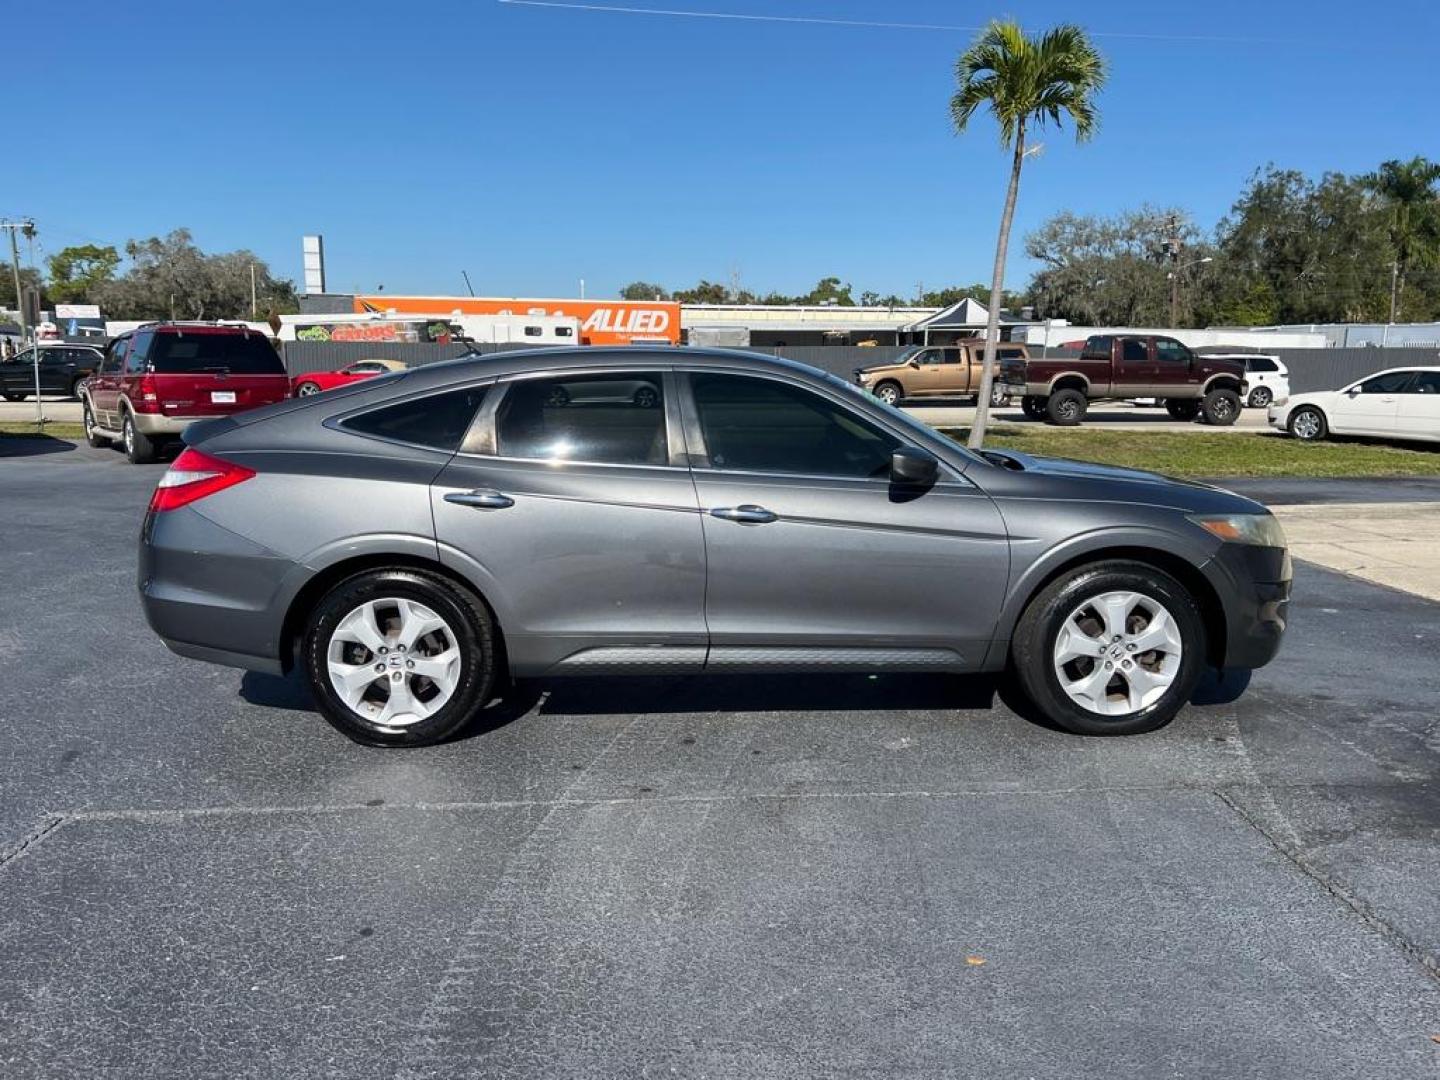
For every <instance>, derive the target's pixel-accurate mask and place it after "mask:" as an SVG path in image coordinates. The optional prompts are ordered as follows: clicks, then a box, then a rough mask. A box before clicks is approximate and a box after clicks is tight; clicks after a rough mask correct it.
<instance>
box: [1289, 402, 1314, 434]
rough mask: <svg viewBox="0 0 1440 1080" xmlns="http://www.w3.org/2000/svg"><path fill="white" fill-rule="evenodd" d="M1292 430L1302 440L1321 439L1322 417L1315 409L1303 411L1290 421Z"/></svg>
mask: <svg viewBox="0 0 1440 1080" xmlns="http://www.w3.org/2000/svg"><path fill="white" fill-rule="evenodd" d="M1290 429H1291V430H1292V431H1294V432H1295V434H1296V435H1297V436H1299V437H1300V438H1302V439H1318V438H1319V437H1320V417H1319V415H1318V414H1317V413H1316V412H1315V411H1314V410H1313V409H1302V410H1301V411H1300V412H1298V413H1296V414H1295V418H1294V419H1293V420H1291V421H1290Z"/></svg>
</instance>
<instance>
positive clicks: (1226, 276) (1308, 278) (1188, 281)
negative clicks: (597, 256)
mask: <svg viewBox="0 0 1440 1080" xmlns="http://www.w3.org/2000/svg"><path fill="white" fill-rule="evenodd" d="M1437 185H1440V164H1436V163H1433V162H1430V161H1428V160H1426V159H1424V158H1418V157H1417V158H1414V159H1411V160H1409V161H1387V162H1385V163H1384V164H1382V165H1381V166H1380V167H1379V168H1378V169H1377V170H1375V171H1374V172H1372V173H1365V174H1359V175H1345V174H1343V173H1326V174H1324V175H1323V176H1321V177H1319V178H1318V179H1312V178H1310V177H1307V176H1305V175H1304V174H1302V173H1300V172H1297V171H1295V170H1292V169H1281V168H1278V167H1276V166H1274V165H1269V166H1266V167H1265V168H1262V169H1259V170H1257V171H1256V172H1255V173H1254V174H1253V175H1252V176H1251V178H1250V180H1249V181H1248V183H1247V184H1246V186H1245V188H1244V190H1243V191H1242V192H1241V193H1240V195H1239V197H1238V198H1237V199H1236V201H1235V203H1234V205H1233V206H1232V207H1231V209H1230V211H1229V212H1228V213H1227V214H1226V215H1225V216H1224V217H1223V218H1222V219H1221V220H1220V222H1219V223H1218V224H1217V225H1216V227H1215V228H1214V229H1212V230H1209V231H1205V230H1202V229H1201V228H1200V227H1199V226H1197V225H1196V224H1195V222H1194V219H1193V217H1192V216H1191V215H1190V214H1189V213H1188V212H1187V211H1185V210H1184V209H1182V208H1179V207H1164V206H1150V205H1144V206H1140V207H1138V208H1136V209H1133V210H1126V211H1124V212H1122V213H1119V214H1115V215H1113V216H1101V215H1090V214H1075V213H1072V212H1070V211H1064V212H1061V213H1059V214H1056V215H1054V216H1053V217H1051V218H1049V219H1048V220H1047V221H1045V222H1044V223H1043V224H1042V225H1040V226H1039V227H1038V228H1036V229H1035V230H1033V231H1032V232H1030V233H1028V234H1027V235H1026V236H1025V253H1026V255H1028V256H1029V257H1030V258H1031V259H1032V260H1034V261H1035V262H1036V263H1038V264H1039V269H1038V270H1037V271H1036V272H1035V273H1034V274H1033V276H1032V277H1031V279H1030V281H1029V283H1028V284H1027V285H1026V286H1025V288H1024V289H1022V290H1020V291H1018V292H1010V291H1006V292H1005V294H1004V301H1003V303H1002V305H1001V306H1002V307H1003V308H1005V309H1007V310H1010V311H1012V312H1013V311H1018V310H1019V309H1020V308H1022V307H1031V308H1033V309H1034V315H1035V317H1036V318H1038V319H1045V318H1055V319H1068V320H1069V321H1070V322H1073V323H1077V324H1084V325H1090V326H1095V325H1100V326H1105V325H1112V326H1166V325H1169V324H1170V321H1171V310H1172V303H1175V302H1176V301H1177V300H1178V303H1175V308H1176V312H1175V313H1176V315H1177V316H1178V318H1177V320H1176V321H1177V323H1178V324H1179V325H1181V326H1213V325H1245V326H1261V325H1268V324H1274V323H1310V322H1316V323H1318V322H1383V321H1386V320H1390V319H1393V320H1394V321H1397V322H1427V321H1431V320H1436V319H1440V194H1437V190H1436V189H1437ZM1172 275H1174V277H1175V278H1178V283H1177V282H1176V281H1175V280H1174V278H1172ZM621 296H622V297H624V298H625V299H629V300H652V299H673V300H677V301H680V302H682V303H701V304H823V303H827V302H831V303H835V304H836V305H838V306H841V307H848V306H851V305H854V304H857V303H859V304H861V305H865V306H882V307H909V306H917V307H944V306H947V305H949V304H953V303H955V302H956V301H958V300H961V299H964V298H965V297H970V298H972V299H974V300H975V301H977V302H978V303H981V304H984V305H986V306H987V307H988V306H989V301H990V288H989V286H986V285H984V284H975V285H968V286H951V287H948V288H943V289H933V290H925V289H923V288H917V289H916V291H915V292H914V293H912V294H910V295H908V296H903V297H902V296H898V295H894V294H887V295H881V294H880V293H877V292H874V291H868V290H867V291H863V292H860V293H859V294H858V296H857V295H856V293H855V290H854V289H853V287H852V286H851V285H850V284H849V283H848V282H843V283H842V280H841V279H840V278H838V277H826V278H822V279H821V280H820V281H819V282H818V283H817V285H816V287H815V288H814V289H812V290H810V292H808V293H804V294H801V295H797V296H791V295H787V294H783V293H778V292H770V293H763V294H761V293H755V292H751V291H749V290H746V289H740V288H736V287H732V286H728V285H724V284H720V283H717V282H712V281H701V282H700V283H699V284H698V285H697V286H695V287H694V288H691V289H675V290H667V289H665V288H664V287H663V286H660V285H655V284H651V283H647V282H639V281H637V282H634V283H632V284H630V285H627V286H626V287H625V288H624V289H623V290H622V291H621ZM1392 307H1393V315H1392Z"/></svg>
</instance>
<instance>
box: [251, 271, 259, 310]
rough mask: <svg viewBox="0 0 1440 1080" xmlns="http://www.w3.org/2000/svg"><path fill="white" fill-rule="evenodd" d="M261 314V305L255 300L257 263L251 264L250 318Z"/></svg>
mask: <svg viewBox="0 0 1440 1080" xmlns="http://www.w3.org/2000/svg"><path fill="white" fill-rule="evenodd" d="M259 314H260V306H259V304H257V303H256V302H255V264H254V263H253V262H252V263H251V264H250V318H252V319H254V318H256V317H257V316H258V315H259Z"/></svg>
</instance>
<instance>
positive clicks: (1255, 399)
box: [1246, 386, 1275, 409]
mask: <svg viewBox="0 0 1440 1080" xmlns="http://www.w3.org/2000/svg"><path fill="white" fill-rule="evenodd" d="M1274 400H1275V394H1274V393H1273V392H1272V391H1271V389H1270V388H1269V387H1268V386H1257V387H1255V389H1254V390H1251V391H1250V400H1249V401H1248V402H1246V404H1247V405H1249V406H1250V408H1252V409H1264V408H1268V407H1269V405H1270V402H1272V401H1274Z"/></svg>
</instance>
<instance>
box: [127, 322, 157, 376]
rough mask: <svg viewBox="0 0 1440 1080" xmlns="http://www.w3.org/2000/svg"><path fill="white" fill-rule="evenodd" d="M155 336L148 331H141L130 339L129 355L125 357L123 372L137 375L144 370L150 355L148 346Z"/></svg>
mask: <svg viewBox="0 0 1440 1080" xmlns="http://www.w3.org/2000/svg"><path fill="white" fill-rule="evenodd" d="M154 339H155V335H154V334H153V333H152V332H151V331H149V330H142V331H141V332H140V333H138V334H136V335H135V336H134V337H133V338H131V339H130V353H129V355H128V356H126V357H125V370H126V372H129V373H138V372H141V371H144V370H145V361H146V360H147V359H148V357H149V355H150V345H151V342H152V341H154Z"/></svg>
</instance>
